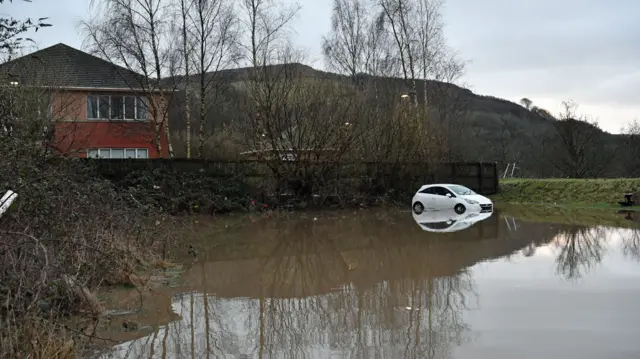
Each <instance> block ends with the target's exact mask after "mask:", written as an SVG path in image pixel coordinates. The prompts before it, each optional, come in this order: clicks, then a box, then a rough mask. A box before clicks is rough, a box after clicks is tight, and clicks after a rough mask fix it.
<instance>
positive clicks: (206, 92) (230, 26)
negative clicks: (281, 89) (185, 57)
mask: <svg viewBox="0 0 640 359" xmlns="http://www.w3.org/2000/svg"><path fill="white" fill-rule="evenodd" d="M190 21H191V23H192V24H193V26H192V38H193V40H194V41H195V46H193V50H194V51H193V57H192V59H191V61H192V62H193V64H194V69H195V71H196V73H197V74H198V88H197V94H198V100H199V110H200V111H199V120H198V157H199V158H202V156H203V148H204V144H205V142H206V140H207V133H206V130H205V128H206V126H205V125H206V119H207V114H208V113H209V110H210V108H211V106H212V104H214V103H216V102H217V101H218V99H219V96H220V94H221V91H220V90H221V89H220V85H221V81H220V80H221V79H220V75H219V71H220V70H221V69H225V68H228V67H230V66H231V65H232V64H233V63H234V62H237V58H238V56H237V53H238V52H237V50H236V45H237V41H236V39H237V22H236V16H235V14H234V9H233V3H232V2H231V1H228V0H197V1H195V2H194V4H193V5H192V11H191V13H190Z"/></svg>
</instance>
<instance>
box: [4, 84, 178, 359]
mask: <svg viewBox="0 0 640 359" xmlns="http://www.w3.org/2000/svg"><path fill="white" fill-rule="evenodd" d="M42 97H43V96H42V93H40V92H39V91H37V90H32V89H31V90H30V89H26V90H22V89H19V88H14V87H11V88H1V89H0V113H2V114H4V117H3V118H2V120H3V123H2V125H3V126H1V127H0V153H2V157H0V192H1V193H2V194H4V193H5V192H6V191H7V190H13V191H14V192H16V193H17V194H18V198H17V200H16V202H15V203H14V204H13V205H12V206H11V208H10V209H9V210H8V211H7V213H5V215H3V217H2V218H0V305H1V307H0V342H1V343H2V344H1V345H0V357H25V356H26V355H27V354H30V355H35V356H36V357H65V356H67V355H68V356H72V355H73V353H74V347H75V345H76V344H77V343H78V342H79V341H78V340H77V339H78V338H75V339H76V340H73V339H74V338H72V336H70V335H67V334H65V333H67V331H65V329H64V328H65V325H64V323H65V322H66V320H67V318H69V317H70V316H72V315H74V316H83V317H87V318H97V317H98V316H99V314H100V312H101V310H102V308H101V306H100V303H99V302H98V301H97V300H96V299H95V297H94V296H93V295H92V294H91V290H93V289H95V288H97V287H98V286H100V285H103V284H115V283H121V282H123V281H124V280H128V278H129V275H130V274H131V273H133V272H135V271H138V270H141V269H148V268H150V266H151V265H153V264H154V262H155V260H157V259H159V251H155V250H154V249H153V248H161V246H160V245H161V244H162V245H163V246H162V248H165V247H166V246H164V244H165V243H163V242H164V241H166V240H168V238H169V235H170V234H166V232H165V231H163V232H162V234H161V233H160V231H159V228H158V227H159V226H156V224H157V223H159V222H157V221H158V220H159V218H157V216H155V214H153V212H150V211H148V209H147V208H145V207H144V206H139V205H135V204H132V202H131V200H130V197H131V195H130V194H129V193H128V192H127V191H122V190H118V189H116V188H115V187H114V186H113V184H112V183H110V182H109V181H107V180H104V179H100V178H97V177H96V176H95V171H94V170H93V169H92V168H91V167H90V166H87V164H86V163H83V162H80V161H73V160H69V161H54V160H53V159H54V158H55V153H54V152H53V151H51V149H50V147H49V146H48V145H49V144H51V143H52V142H53V141H52V140H53V138H52V133H51V131H47V130H46V129H47V125H49V126H50V121H51V119H49V118H46V117H44V116H40V115H39V113H46V111H37V109H38V108H39V107H38V106H40V105H42V104H40V103H39V100H40V99H41V98H42ZM58 334H59V335H58ZM89 334H90V333H89ZM34 353H35V354H34Z"/></svg>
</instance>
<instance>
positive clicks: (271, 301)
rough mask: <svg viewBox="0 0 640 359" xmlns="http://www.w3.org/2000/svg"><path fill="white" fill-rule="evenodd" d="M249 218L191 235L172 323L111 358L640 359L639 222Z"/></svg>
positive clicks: (401, 216)
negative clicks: (635, 225) (188, 258)
mask: <svg viewBox="0 0 640 359" xmlns="http://www.w3.org/2000/svg"><path fill="white" fill-rule="evenodd" d="M238 218H240V217H234V218H232V219H229V220H225V219H217V220H216V227H215V229H213V228H214V227H207V226H202V229H201V230H199V231H196V232H195V237H196V238H195V241H194V244H193V246H194V248H195V251H196V256H197V258H195V259H194V263H193V265H191V266H190V267H189V268H188V269H187V270H186V271H185V272H184V273H183V274H182V277H181V285H180V286H179V287H178V288H173V289H172V291H173V292H172V293H173V295H171V296H169V297H168V298H169V299H167V300H166V303H165V304H163V305H164V306H165V307H166V308H165V309H166V311H167V312H168V313H169V315H168V316H166V315H160V316H159V317H163V319H162V320H160V319H159V320H158V321H157V322H156V323H153V322H149V320H150V319H149V318H153V315H151V316H149V315H148V313H147V317H149V318H147V319H146V320H147V325H148V326H147V331H143V330H140V331H139V332H138V333H137V334H136V333H134V336H133V337H131V338H129V340H128V341H125V342H121V343H119V344H118V345H116V346H114V347H113V348H112V349H111V350H110V351H109V352H108V353H105V354H104V355H103V356H102V357H103V358H150V357H153V358H461V359H462V358H465V359H466V358H474V359H478V358H480V359H484V358H486V359H501V358H505V359H506V358H563V359H571V358H580V359H585V358H640V340H639V338H640V230H638V229H634V228H633V224H632V221H626V222H628V223H629V226H630V227H631V228H616V227H604V226H585V225H566V224H551V223H544V222H540V220H539V219H538V221H537V222H527V221H524V220H519V219H516V218H514V217H511V216H509V214H508V213H493V214H482V215H477V216H470V217H469V216H457V215H455V214H452V215H451V216H448V215H444V214H442V213H426V214H423V215H421V216H415V215H412V214H411V213H410V212H404V213H403V212H397V211H396V212H391V211H366V210H362V211H357V212H353V211H343V212H328V213H316V214H296V215H291V216H290V217H285V218H260V219H248V218H246V217H245V219H240V220H239V219H238ZM225 221H227V222H225ZM622 222H625V221H624V219H622ZM191 236H193V234H192V235H191ZM143 306H144V304H143ZM161 306H162V305H161ZM138 320H141V319H139V318H138ZM141 327H144V325H142V324H141ZM119 340H123V339H119Z"/></svg>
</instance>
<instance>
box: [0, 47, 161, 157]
mask: <svg viewBox="0 0 640 359" xmlns="http://www.w3.org/2000/svg"><path fill="white" fill-rule="evenodd" d="M0 74H1V75H2V77H1V78H0V81H6V82H7V83H8V84H10V85H13V86H33V87H34V88H37V89H42V90H43V91H42V96H45V97H48V99H47V111H48V116H49V117H50V119H51V121H52V122H53V130H54V141H53V146H54V147H55V149H56V150H57V151H58V152H59V153H60V154H61V155H63V156H69V157H88V156H89V157H97V158H159V157H167V150H166V148H167V141H166V137H165V136H164V135H160V134H163V133H164V131H162V129H160V130H158V129H157V126H156V123H155V120H156V119H154V118H153V116H152V115H151V112H152V111H150V106H149V95H150V94H152V95H153V96H157V97H156V99H159V93H158V92H157V91H149V90H147V91H143V90H142V89H141V88H140V86H141V85H140V84H142V83H144V82H143V81H142V76H141V75H139V74H137V73H135V72H132V71H130V70H128V69H126V68H123V67H120V66H117V65H115V64H113V63H111V62H108V61H105V60H103V59H100V58H98V57H96V56H93V55H90V54H88V53H85V52H83V51H80V50H77V49H75V48H72V47H70V46H67V45H65V44H62V43H60V44H57V45H53V46H51V47H47V48H45V49H42V50H39V51H36V52H33V53H31V54H29V55H26V56H23V57H20V58H17V59H14V60H11V61H8V62H6V63H4V64H1V65H0ZM5 85H6V84H5ZM158 121H159V122H161V120H158ZM158 135H160V136H158ZM158 139H159V142H160V148H161V151H158V146H157V143H158Z"/></svg>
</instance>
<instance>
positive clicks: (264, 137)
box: [241, 53, 361, 196]
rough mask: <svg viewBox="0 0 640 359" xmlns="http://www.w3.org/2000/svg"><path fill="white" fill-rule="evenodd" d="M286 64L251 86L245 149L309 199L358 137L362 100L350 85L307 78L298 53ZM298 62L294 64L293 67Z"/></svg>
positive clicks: (269, 70)
mask: <svg viewBox="0 0 640 359" xmlns="http://www.w3.org/2000/svg"><path fill="white" fill-rule="evenodd" d="M283 56H286V57H285V58H283V59H282V60H281V61H282V62H284V63H285V64H284V65H279V66H271V67H268V68H266V69H264V70H263V71H264V72H266V73H267V74H266V75H265V76H260V77H255V78H252V79H251V80H250V81H249V82H248V83H247V87H248V88H249V93H250V97H249V103H247V104H244V106H243V116H242V117H243V118H242V123H243V124H244V126H242V130H241V132H243V133H244V134H245V139H244V140H245V146H246V148H247V150H248V152H249V154H252V155H253V156H254V157H256V158H257V159H258V160H260V161H264V162H265V163H266V164H267V165H268V166H269V168H270V169H271V170H272V171H273V172H274V174H276V176H277V177H279V178H288V179H293V180H294V181H293V182H294V183H293V185H294V190H296V191H297V192H298V193H297V194H298V195H302V196H307V195H310V194H311V193H312V191H313V189H314V186H317V185H319V184H326V181H324V179H325V178H326V177H328V176H330V175H331V172H332V171H333V170H335V169H336V168H337V166H338V164H339V162H340V160H342V159H344V158H345V156H346V155H347V154H348V153H349V152H350V150H351V149H352V148H353V146H354V144H355V143H356V139H357V138H358V136H360V133H361V132H360V129H359V123H358V121H353V122H352V119H355V118H356V117H357V116H358V114H359V113H360V109H361V103H360V102H359V100H358V99H359V96H357V95H356V93H355V90H354V88H353V87H351V86H345V85H344V84H341V83H339V82H335V81H333V80H332V79H331V78H308V77H306V76H304V71H305V67H304V66H301V65H298V64H295V62H298V61H293V60H297V59H299V58H298V57H296V56H295V54H291V53H284V54H283ZM292 62H294V63H292Z"/></svg>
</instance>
